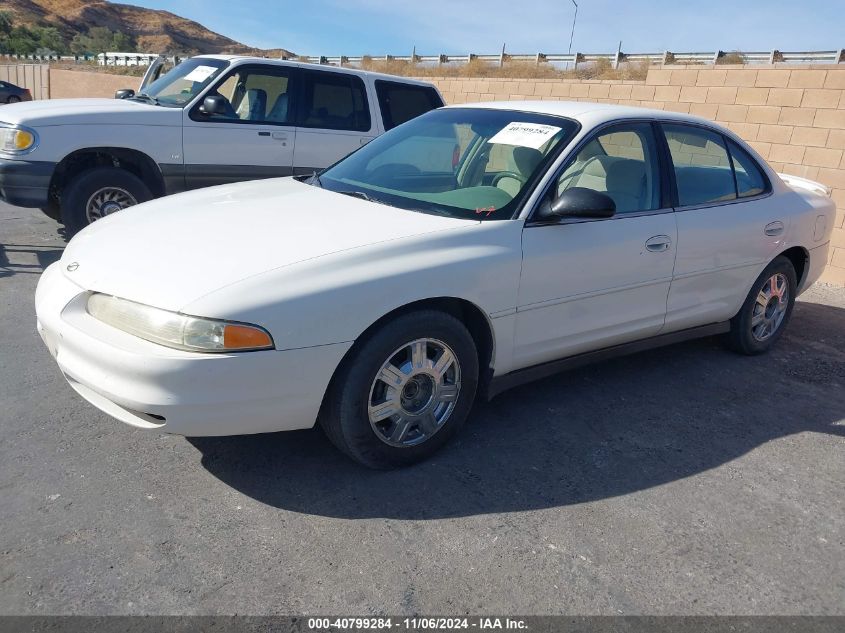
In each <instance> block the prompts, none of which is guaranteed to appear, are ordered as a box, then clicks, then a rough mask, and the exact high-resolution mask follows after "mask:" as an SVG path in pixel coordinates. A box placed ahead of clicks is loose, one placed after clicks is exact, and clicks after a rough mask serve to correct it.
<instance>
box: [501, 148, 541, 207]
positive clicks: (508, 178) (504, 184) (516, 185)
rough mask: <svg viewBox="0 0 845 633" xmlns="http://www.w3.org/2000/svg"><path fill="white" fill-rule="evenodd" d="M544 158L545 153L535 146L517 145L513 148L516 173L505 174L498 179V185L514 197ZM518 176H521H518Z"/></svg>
mask: <svg viewBox="0 0 845 633" xmlns="http://www.w3.org/2000/svg"><path fill="white" fill-rule="evenodd" d="M542 160H543V153H542V152H541V151H540V150H538V149H534V148H533V147H515V148H514V150H513V162H514V166H515V167H516V171H515V172H514V174H513V175H512V174H507V173H506V174H503V175H502V176H501V178H499V179H498V180H496V186H497V187H498V188H499V189H501V190H502V191H504V192H505V193H507V194H509V195H510V196H511V197H512V198H513V197H515V196H516V194H518V193H519V191H520V189H522V187H523V186H525V183H526V182H528V179H529V178H530V177H531V174H533V173H534V170H535V169H537V165H539V164H540V162H541V161H542ZM517 176H519V177H518V178H517Z"/></svg>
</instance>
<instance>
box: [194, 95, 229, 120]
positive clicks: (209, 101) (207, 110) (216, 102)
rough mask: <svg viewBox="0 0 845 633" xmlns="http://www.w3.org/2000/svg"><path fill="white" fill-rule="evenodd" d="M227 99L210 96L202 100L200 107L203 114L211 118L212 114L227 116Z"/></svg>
mask: <svg viewBox="0 0 845 633" xmlns="http://www.w3.org/2000/svg"><path fill="white" fill-rule="evenodd" d="M226 103H227V102H226V97H223V96H221V95H210V96H208V97H206V98H205V99H203V100H202V105H201V106H200V107H199V111H200V113H201V114H205V115H206V116H211V115H212V114H226Z"/></svg>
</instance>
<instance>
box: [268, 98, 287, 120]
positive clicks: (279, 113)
mask: <svg viewBox="0 0 845 633" xmlns="http://www.w3.org/2000/svg"><path fill="white" fill-rule="evenodd" d="M289 101H290V99H289V98H288V93H286V92H283V93H282V94H280V95H279V96H278V97H276V102H275V103H274V104H273V107H272V108H271V109H270V112H269V113H268V114H267V120H268V121H274V122H276V123H287V120H288V103H289Z"/></svg>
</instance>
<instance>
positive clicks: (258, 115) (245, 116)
mask: <svg viewBox="0 0 845 633" xmlns="http://www.w3.org/2000/svg"><path fill="white" fill-rule="evenodd" d="M266 110H267V92H266V91H265V90H262V89H261V88H250V89H249V90H247V91H246V92H245V93H244V97H243V99H241V102H240V103H239V104H238V109H237V114H238V118H239V119H242V120H244V121H263V120H264V116H265V112H266Z"/></svg>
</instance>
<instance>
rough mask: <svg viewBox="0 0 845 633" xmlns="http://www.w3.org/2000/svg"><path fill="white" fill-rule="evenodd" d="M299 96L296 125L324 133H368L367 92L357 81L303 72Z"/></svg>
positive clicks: (342, 76)
mask: <svg viewBox="0 0 845 633" xmlns="http://www.w3.org/2000/svg"><path fill="white" fill-rule="evenodd" d="M302 92H303V103H302V108H301V109H300V114H299V120H298V122H297V124H298V125H301V126H303V127H311V128H323V129H327V130H351V131H356V132H368V131H369V130H370V127H371V124H370V108H369V104H368V102H367V91H366V88H365V87H364V82H363V81H361V78H360V77H356V76H355V75H350V74H346V73H330V72H324V71H322V72H321V71H304V72H303V87H302Z"/></svg>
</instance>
